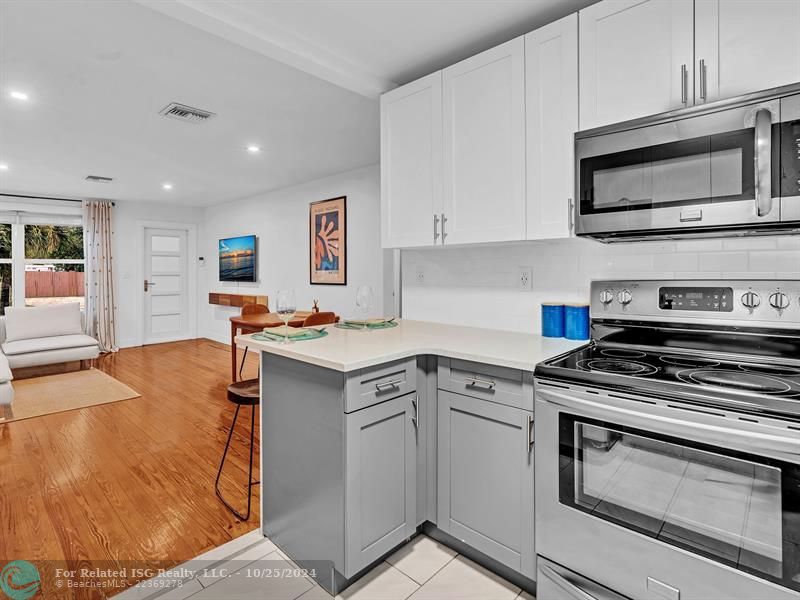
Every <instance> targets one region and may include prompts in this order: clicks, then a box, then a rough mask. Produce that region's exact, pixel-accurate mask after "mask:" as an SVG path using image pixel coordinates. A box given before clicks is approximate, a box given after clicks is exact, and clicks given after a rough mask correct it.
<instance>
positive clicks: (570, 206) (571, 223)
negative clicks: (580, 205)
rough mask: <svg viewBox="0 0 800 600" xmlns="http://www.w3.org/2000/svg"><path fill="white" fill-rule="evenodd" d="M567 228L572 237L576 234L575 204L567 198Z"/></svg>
mask: <svg viewBox="0 0 800 600" xmlns="http://www.w3.org/2000/svg"><path fill="white" fill-rule="evenodd" d="M567 227H568V228H569V229H568V230H567V231H568V232H569V234H570V235H571V234H572V233H574V232H575V202H573V200H572V198H567Z"/></svg>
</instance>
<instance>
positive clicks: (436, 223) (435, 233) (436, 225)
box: [433, 215, 439, 244]
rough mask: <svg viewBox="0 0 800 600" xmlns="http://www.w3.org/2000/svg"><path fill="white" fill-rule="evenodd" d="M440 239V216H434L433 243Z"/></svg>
mask: <svg viewBox="0 0 800 600" xmlns="http://www.w3.org/2000/svg"><path fill="white" fill-rule="evenodd" d="M438 239H439V215H433V243H434V244H435V243H436V240H438Z"/></svg>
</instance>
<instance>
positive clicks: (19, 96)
mask: <svg viewBox="0 0 800 600" xmlns="http://www.w3.org/2000/svg"><path fill="white" fill-rule="evenodd" d="M9 95H10V96H11V97H12V98H14V100H27V99H28V94H26V93H25V92H18V91H16V90H14V91H12V92H11V93H10V94H9Z"/></svg>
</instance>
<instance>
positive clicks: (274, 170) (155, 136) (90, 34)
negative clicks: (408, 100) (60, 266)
mask: <svg viewBox="0 0 800 600" xmlns="http://www.w3.org/2000/svg"><path fill="white" fill-rule="evenodd" d="M12 89H16V90H23V91H25V92H27V93H28V94H29V96H30V100H29V101H27V102H21V101H18V100H14V99H12V98H10V97H9V95H8V94H9V91H10V90H12ZM171 101H177V102H181V103H184V104H189V105H191V106H195V107H198V108H203V109H207V110H210V111H212V112H214V113H217V116H216V117H214V118H213V119H211V120H209V121H208V122H206V123H203V124H199V125H196V124H191V123H184V122H180V121H176V120H173V119H167V118H164V117H162V116H160V115H159V114H158V111H159V110H161V109H162V108H163V107H164V106H166V105H167V104H168V103H169V102H171ZM378 140H379V133H378V105H377V102H376V101H375V100H371V99H368V98H365V97H364V96H362V95H359V94H356V93H353V92H351V91H349V90H345V89H343V88H341V87H339V86H336V85H333V84H331V83H329V82H327V81H324V80H322V79H319V78H317V77H314V76H312V75H309V74H307V73H304V72H302V71H299V70H297V69H295V68H293V67H289V66H287V65H285V64H283V63H281V62H278V61H275V60H272V59H269V58H266V57H264V56H263V55H260V54H257V53H255V52H252V51H251V50H248V49H245V48H243V47H241V46H239V45H236V44H233V43H231V42H228V41H226V40H223V39H221V38H219V37H216V36H212V35H209V34H208V33H206V32H204V31H201V30H199V29H197V28H195V27H192V26H189V25H187V24H185V23H181V22H180V21H177V20H175V19H171V18H167V17H165V16H164V15H162V14H159V13H158V12H154V11H152V10H150V9H149V8H146V7H144V6H141V5H139V4H135V3H133V2H128V1H124V0H123V1H109V2H92V1H89V2H76V1H69V2H61V1H58V0H56V1H46V0H39V1H36V2H31V1H27V0H26V1H8V0H3V1H2V2H0V163H7V164H8V166H9V170H8V171H4V172H3V171H0V192H3V193H24V194H35V195H47V196H50V195H52V196H73V197H97V198H107V199H113V200H137V201H138V200H145V201H158V202H169V203H173V204H180V205H187V206H189V205H191V206H207V205H210V204H215V203H219V202H223V201H226V200H232V199H237V198H243V197H247V196H250V195H254V194H257V193H259V192H262V191H266V190H271V189H278V188H282V187H286V186H289V185H294V184H297V183H301V182H304V181H310V180H313V179H316V178H319V177H323V176H326V175H330V174H333V173H338V172H341V171H346V170H348V169H352V168H355V167H359V166H363V165H367V164H372V163H375V162H376V161H377V160H378ZM248 144H258V145H260V146H262V147H263V150H262V152H261V153H260V154H258V155H250V154H248V153H247V152H246V151H245V146H246V145H248ZM89 174H92V175H102V176H108V177H113V178H114V179H115V181H114V182H113V183H110V184H97V183H89V182H85V181H84V180H83V178H84V177H85V176H86V175H89ZM167 181H168V182H171V183H172V184H173V189H172V190H171V191H169V192H167V191H164V190H162V189H161V185H162V183H163V182H167Z"/></svg>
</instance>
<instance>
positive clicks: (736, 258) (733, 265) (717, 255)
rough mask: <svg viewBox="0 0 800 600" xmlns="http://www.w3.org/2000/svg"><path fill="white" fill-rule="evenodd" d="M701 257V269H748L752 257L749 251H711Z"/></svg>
mask: <svg viewBox="0 0 800 600" xmlns="http://www.w3.org/2000/svg"><path fill="white" fill-rule="evenodd" d="M699 258H700V260H699V261H698V269H699V270H700V271H746V270H747V269H748V267H747V265H748V261H749V258H750V257H749V255H748V253H747V252H710V253H708V254H701V255H700V257H699Z"/></svg>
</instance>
